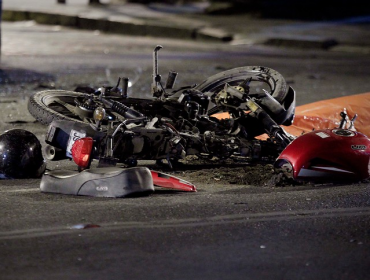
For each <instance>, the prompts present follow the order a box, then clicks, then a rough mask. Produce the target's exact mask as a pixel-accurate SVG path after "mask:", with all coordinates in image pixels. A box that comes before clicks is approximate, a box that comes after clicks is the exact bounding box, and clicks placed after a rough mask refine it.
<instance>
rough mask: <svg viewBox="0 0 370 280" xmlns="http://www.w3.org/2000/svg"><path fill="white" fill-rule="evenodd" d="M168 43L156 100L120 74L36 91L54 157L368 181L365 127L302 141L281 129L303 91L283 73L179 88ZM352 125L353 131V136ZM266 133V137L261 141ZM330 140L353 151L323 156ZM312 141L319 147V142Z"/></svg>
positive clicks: (255, 73) (241, 75)
mask: <svg viewBox="0 0 370 280" xmlns="http://www.w3.org/2000/svg"><path fill="white" fill-rule="evenodd" d="M161 48H162V47H161V46H157V47H156V48H155V49H154V52H153V75H152V79H153V81H152V86H151V94H152V96H153V97H152V98H139V97H136V96H135V94H131V95H130V96H129V95H128V84H129V79H128V78H119V79H118V83H117V85H116V86H113V87H102V88H98V89H93V88H83V90H81V89H80V90H77V91H63V90H48V91H42V92H39V93H36V94H35V95H34V96H32V97H31V98H30V100H29V103H28V109H29V111H30V113H31V114H32V115H33V116H34V117H35V118H36V119H37V120H38V121H40V122H41V123H43V124H48V125H49V128H48V132H47V134H46V142H47V143H48V144H49V146H48V147H47V149H46V155H47V158H48V159H49V160H58V159H64V158H72V159H73V160H74V161H75V163H76V164H77V165H78V166H79V170H84V169H88V168H89V167H90V164H91V161H92V160H97V161H98V167H107V166H108V167H109V166H115V165H116V164H117V163H122V164H125V165H126V166H127V167H134V166H136V165H137V163H138V161H139V160H156V161H157V163H158V164H163V163H164V161H166V163H167V164H168V166H169V167H171V168H174V167H175V166H176V164H178V163H179V160H181V159H184V158H186V157H187V156H190V155H195V156H197V157H199V158H202V159H211V158H212V159H214V158H216V159H219V160H220V161H225V160H227V159H231V160H234V161H236V162H248V163H251V162H254V163H275V167H276V168H283V169H284V170H286V171H288V172H289V173H290V174H292V176H293V177H294V178H295V179H299V178H301V177H302V176H301V177H300V176H299V174H301V175H302V173H301V170H309V169H312V168H316V170H317V169H318V168H317V167H320V166H324V165H325V166H327V167H328V166H329V167H330V166H331V167H332V166H335V168H336V169H335V168H334V169H333V168H321V169H320V170H319V172H324V173H325V172H326V173H327V172H329V173H331V174H332V173H333V172H334V173H335V170H336V171H338V170H339V172H342V173H343V174H351V175H353V174H354V176H352V177H355V178H359V179H364V178H367V177H369V171H368V167H367V165H366V168H365V169H366V170H367V171H363V172H361V174H359V173H358V172H356V167H357V165H358V164H359V162H361V166H362V165H363V163H364V162H365V161H366V160H367V161H368V159H369V154H370V144H369V140H368V138H367V137H366V136H364V135H362V134H361V133H357V132H351V131H352V130H351V129H346V128H345V127H344V125H342V127H339V128H338V130H337V131H334V130H333V131H324V132H320V131H317V132H316V134H315V135H316V136H318V137H319V138H315V137H313V138H312V139H311V138H310V139H309V138H308V137H310V134H309V133H308V134H306V135H308V136H306V135H303V136H300V137H298V138H297V139H296V137H294V136H292V135H290V134H289V133H287V132H286V131H285V130H284V129H283V127H282V125H283V126H289V125H291V124H292V123H293V120H294V112H295V91H294V90H293V88H292V87H290V86H288V85H287V83H286V81H285V79H284V77H283V76H282V75H281V74H280V73H279V72H277V71H275V70H273V69H271V68H268V67H261V66H246V67H239V68H234V69H231V70H227V71H224V72H221V73H218V74H216V75H214V76H211V77H209V78H208V79H206V80H204V81H203V82H201V83H199V84H198V85H197V84H195V85H191V86H185V87H181V88H177V89H174V84H175V81H176V77H177V75H178V74H177V73H176V72H172V71H171V72H169V75H168V78H167V81H166V82H165V83H163V82H162V77H161V75H160V74H159V73H158V52H159V50H160V49H161ZM225 115H226V116H227V117H220V116H225ZM346 131H349V132H348V133H347V134H348V135H351V136H348V137H347V136H346V135H347V134H346ZM262 134H266V135H267V136H268V137H267V138H266V137H265V138H264V139H263V138H261V137H260V136H261V135H262ZM352 136H355V137H352ZM320 137H321V138H320ZM295 139H296V140H295ZM302 139H303V140H302ZM328 139H330V140H333V139H335V141H334V143H338V142H340V143H341V145H344V146H346V147H347V146H348V145H349V146H350V147H354V148H352V150H351V151H352V152H351V153H350V155H346V154H345V153H343V152H341V153H340V156H339V157H338V156H336V155H335V154H330V153H326V157H325V158H323V159H321V158H320V148H321V149H327V148H328V147H329V146H330V144H329V146H328V144H325V145H324V143H322V142H323V141H325V140H328ZM350 141H352V142H350ZM327 142H328V141H327ZM312 143H318V144H316V145H315V148H313V146H312ZM332 144H333V143H332ZM302 145H303V146H302ZM297 147H298V148H297ZM302 147H305V149H302ZM317 147H319V148H317ZM323 147H324V148H323ZM325 147H326V148H325ZM340 147H341V146H340V145H339V146H337V150H341V148H340ZM283 151H284V152H283ZM346 151H347V150H346ZM302 155H304V156H303V157H302ZM279 156H280V158H279ZM348 156H349V157H352V158H353V160H351V163H352V165H351V164H345V163H346V158H348ZM358 157H361V158H362V159H361V161H359V160H357V159H358ZM277 158H278V160H277V161H276V159H277ZM298 158H299V159H298ZM338 158H339V159H338ZM297 161H298V162H299V164H296V162H297ZM349 168H350V169H351V170H350V171H348V169H349ZM363 169H364V168H363V167H362V168H361V170H363ZM303 177H304V176H303Z"/></svg>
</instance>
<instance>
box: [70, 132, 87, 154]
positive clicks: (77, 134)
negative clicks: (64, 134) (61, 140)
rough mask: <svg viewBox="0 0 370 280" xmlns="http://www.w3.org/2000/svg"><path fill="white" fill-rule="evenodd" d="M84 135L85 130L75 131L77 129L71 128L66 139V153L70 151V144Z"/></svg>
mask: <svg viewBox="0 0 370 280" xmlns="http://www.w3.org/2000/svg"><path fill="white" fill-rule="evenodd" d="M85 136H86V133H85V132H81V131H77V130H73V129H72V130H71V132H70V133H69V139H68V144H67V153H70V154H71V153H72V146H73V144H74V143H75V142H76V141H77V140H78V139H81V138H84V137H85Z"/></svg>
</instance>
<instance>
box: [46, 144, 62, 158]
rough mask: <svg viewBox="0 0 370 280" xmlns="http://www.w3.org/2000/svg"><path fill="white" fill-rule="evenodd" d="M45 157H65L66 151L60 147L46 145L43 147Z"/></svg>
mask: <svg viewBox="0 0 370 280" xmlns="http://www.w3.org/2000/svg"><path fill="white" fill-rule="evenodd" d="M44 154H45V158H46V159H47V160H50V161H57V160H62V159H67V157H66V152H65V151H63V150H62V149H59V148H56V147H53V146H51V145H47V146H46V147H45V149H44Z"/></svg>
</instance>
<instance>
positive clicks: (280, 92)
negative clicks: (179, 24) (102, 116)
mask: <svg viewBox="0 0 370 280" xmlns="http://www.w3.org/2000/svg"><path fill="white" fill-rule="evenodd" d="M251 77H252V83H253V84H255V82H256V83H257V86H256V87H255V86H251V92H253V90H262V89H261V88H265V87H266V90H267V91H268V92H270V93H271V95H272V96H273V97H274V98H275V99H276V100H277V101H279V102H280V103H282V102H283V101H284V98H285V96H286V94H287V92H288V86H287V84H286V82H285V79H284V77H283V76H282V75H281V74H280V73H279V72H277V71H275V70H273V69H271V68H268V67H261V66H245V67H239V68H233V69H230V70H227V71H224V72H221V73H218V74H216V75H213V76H211V77H209V78H207V79H206V80H204V81H203V82H202V83H200V84H199V85H198V86H197V87H196V89H198V90H200V91H202V92H208V93H210V94H212V93H216V92H219V91H221V90H222V89H223V87H224V86H225V84H226V83H228V84H229V85H231V86H236V85H238V84H240V83H241V82H242V81H244V80H246V79H248V78H251ZM252 83H251V84H252ZM258 84H259V85H258ZM83 96H84V93H80V92H74V91H66V90H46V91H41V92H38V93H36V94H34V95H33V96H31V97H30V99H29V102H28V111H29V112H30V114H31V115H32V116H33V117H34V118H35V119H37V120H38V121H39V122H41V123H42V124H45V125H48V124H50V123H51V122H52V121H54V120H70V121H74V122H81V123H86V122H85V121H83V120H81V118H80V117H79V116H78V115H76V114H75V113H73V110H74V108H75V107H76V104H75V99H76V98H77V97H83Z"/></svg>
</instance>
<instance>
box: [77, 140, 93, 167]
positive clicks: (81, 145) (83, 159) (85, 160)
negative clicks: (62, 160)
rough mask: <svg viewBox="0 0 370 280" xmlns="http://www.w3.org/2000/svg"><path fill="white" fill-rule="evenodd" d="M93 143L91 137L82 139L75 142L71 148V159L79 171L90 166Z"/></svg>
mask: <svg viewBox="0 0 370 280" xmlns="http://www.w3.org/2000/svg"><path fill="white" fill-rule="evenodd" d="M93 142H94V141H93V139H92V138H91V137H84V138H81V139H78V140H77V141H75V142H74V144H73V146H72V150H71V152H72V159H73V161H74V162H75V163H76V164H77V165H78V167H79V169H81V170H83V169H86V168H89V166H90V163H91V151H92V148H93Z"/></svg>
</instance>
